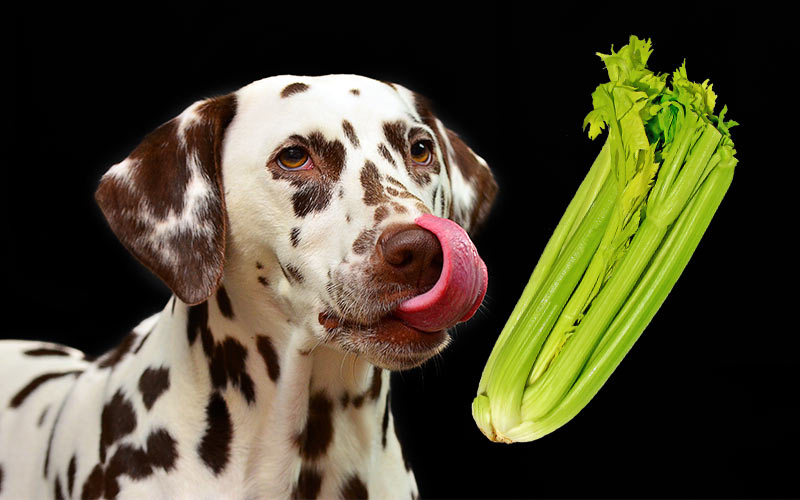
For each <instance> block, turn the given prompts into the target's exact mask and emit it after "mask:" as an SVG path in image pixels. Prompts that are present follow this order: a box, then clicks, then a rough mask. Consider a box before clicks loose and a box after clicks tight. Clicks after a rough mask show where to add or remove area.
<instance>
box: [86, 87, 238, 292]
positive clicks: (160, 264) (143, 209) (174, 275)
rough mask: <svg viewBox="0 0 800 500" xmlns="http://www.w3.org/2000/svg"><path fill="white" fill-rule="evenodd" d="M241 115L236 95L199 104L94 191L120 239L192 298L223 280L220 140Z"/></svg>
mask: <svg viewBox="0 0 800 500" xmlns="http://www.w3.org/2000/svg"><path fill="white" fill-rule="evenodd" d="M235 113H236V98H235V96H234V95H227V96H223V97H217V98H213V99H208V100H204V101H199V102H196V103H195V104H193V105H192V106H190V107H189V108H187V109H186V110H185V111H184V112H183V113H181V114H180V115H179V116H177V117H176V118H174V119H172V120H170V121H169V122H167V123H165V124H163V125H161V126H160V127H159V128H157V129H156V130H155V131H153V132H151V133H150V134H149V135H148V136H147V137H145V138H144V140H143V141H142V142H141V144H139V146H137V147H136V149H134V151H133V152H132V153H131V154H130V155H129V156H128V157H127V158H126V159H125V160H123V161H122V162H120V163H118V164H116V165H114V166H113V167H111V168H110V169H109V170H108V172H106V174H105V175H104V176H103V178H102V179H101V180H100V185H99V187H98V189H97V192H96V194H95V199H96V200H97V203H98V204H99V205H100V208H101V210H102V211H103V214H104V215H105V217H106V219H107V220H108V223H109V225H110V226H111V229H112V231H114V234H116V236H117V238H119V240H120V241H121V242H122V244H123V245H125V247H126V248H127V249H128V250H129V251H130V252H131V253H132V254H133V255H134V256H135V257H136V258H137V259H139V261H141V262H142V263H143V264H144V265H145V266H147V267H148V268H149V269H150V270H151V271H153V272H154V273H155V274H156V275H157V276H158V277H159V278H161V279H162V280H163V281H164V282H165V283H166V284H167V286H169V287H170V289H171V290H172V291H173V292H174V293H175V295H177V296H178V298H179V299H181V300H182V301H184V302H186V303H187V304H197V303H200V302H202V301H204V300H205V299H207V298H208V297H209V296H210V295H211V294H213V293H214V291H215V290H216V289H217V287H218V286H219V282H220V280H221V279H222V269H223V264H224V259H225V235H226V228H227V216H226V213H225V200H224V197H223V196H224V195H223V193H224V191H223V188H222V172H221V158H222V157H221V155H222V141H223V138H224V135H225V129H226V128H227V126H228V124H230V122H231V120H232V119H233V117H234V115H235Z"/></svg>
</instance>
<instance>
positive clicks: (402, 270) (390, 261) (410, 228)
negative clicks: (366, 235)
mask: <svg viewBox="0 0 800 500" xmlns="http://www.w3.org/2000/svg"><path fill="white" fill-rule="evenodd" d="M377 247H378V255H379V257H380V260H379V265H380V268H381V271H382V274H384V276H383V279H384V280H385V281H387V282H391V283H397V284H400V285H409V286H412V287H416V288H418V289H419V291H420V293H423V292H425V291H427V290H429V289H431V288H432V287H433V285H435V284H436V282H437V281H438V280H439V275H441V274H442V260H443V257H442V247H441V245H440V244H439V239H438V238H437V237H436V235H434V234H433V233H432V232H430V231H428V230H427V229H423V228H421V227H419V226H417V225H416V224H409V225H398V226H391V227H389V228H387V229H386V230H385V231H384V232H383V233H382V234H381V235H380V237H379V238H378V245H377Z"/></svg>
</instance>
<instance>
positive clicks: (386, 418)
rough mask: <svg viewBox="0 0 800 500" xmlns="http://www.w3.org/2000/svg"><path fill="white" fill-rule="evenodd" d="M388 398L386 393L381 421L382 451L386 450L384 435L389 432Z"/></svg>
mask: <svg viewBox="0 0 800 500" xmlns="http://www.w3.org/2000/svg"><path fill="white" fill-rule="evenodd" d="M389 396H390V394H389V391H387V392H386V402H385V403H384V407H383V420H382V421H381V446H382V447H383V448H384V449H385V448H386V436H387V434H386V433H387V431H388V430H389V401H390V400H391V398H390V397H389Z"/></svg>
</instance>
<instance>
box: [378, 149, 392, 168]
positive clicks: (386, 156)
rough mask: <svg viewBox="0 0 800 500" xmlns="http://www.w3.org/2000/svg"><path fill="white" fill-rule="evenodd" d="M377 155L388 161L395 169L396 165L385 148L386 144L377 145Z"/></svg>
mask: <svg viewBox="0 0 800 500" xmlns="http://www.w3.org/2000/svg"><path fill="white" fill-rule="evenodd" d="M378 153H379V154H380V155H381V157H383V159H384V160H386V161H388V162H389V163H390V164H391V165H392V166H393V167H394V168H397V163H395V161H394V157H392V152H391V151H389V148H387V147H386V144H384V143H380V144H378Z"/></svg>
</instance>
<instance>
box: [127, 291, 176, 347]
mask: <svg viewBox="0 0 800 500" xmlns="http://www.w3.org/2000/svg"><path fill="white" fill-rule="evenodd" d="M172 303H173V304H174V303H175V301H174V300H173V301H172ZM151 333H153V330H152V329H151V330H150V331H149V332H147V333H146V334H144V335H143V336H142V340H141V341H140V342H139V345H138V346H136V349H134V350H133V353H134V354H138V353H139V351H141V350H142V347H143V346H144V343H145V342H147V339H149V338H150V334H151Z"/></svg>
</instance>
